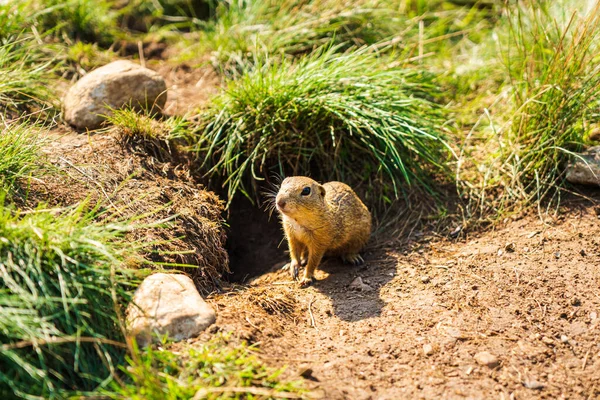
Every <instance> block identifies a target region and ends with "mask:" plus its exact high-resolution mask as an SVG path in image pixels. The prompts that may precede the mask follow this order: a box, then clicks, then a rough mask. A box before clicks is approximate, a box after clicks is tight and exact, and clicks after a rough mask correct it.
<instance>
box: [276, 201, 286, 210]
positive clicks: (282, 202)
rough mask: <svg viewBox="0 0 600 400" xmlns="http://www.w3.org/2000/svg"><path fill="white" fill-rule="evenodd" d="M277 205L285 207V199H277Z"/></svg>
mask: <svg viewBox="0 0 600 400" xmlns="http://www.w3.org/2000/svg"><path fill="white" fill-rule="evenodd" d="M277 207H279V208H285V200H284V199H277Z"/></svg>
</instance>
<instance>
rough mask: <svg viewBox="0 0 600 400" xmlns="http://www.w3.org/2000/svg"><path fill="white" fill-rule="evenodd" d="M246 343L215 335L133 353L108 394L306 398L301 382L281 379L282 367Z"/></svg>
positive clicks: (173, 398) (170, 398)
mask: <svg viewBox="0 0 600 400" xmlns="http://www.w3.org/2000/svg"><path fill="white" fill-rule="evenodd" d="M254 353H255V349H254V348H253V347H250V346H248V345H246V344H240V345H231V344H229V343H228V340H227V338H226V337H225V336H222V335H220V336H216V337H215V338H214V339H211V340H210V341H209V342H207V343H204V344H202V345H200V346H199V347H195V348H191V349H189V350H186V351H185V352H181V353H179V352H174V351H170V350H153V349H151V348H148V349H147V350H145V351H144V352H141V353H134V354H136V357H135V358H133V359H130V360H129V366H128V367H127V368H126V369H123V370H124V372H125V373H126V375H127V378H128V379H129V382H128V383H127V384H125V385H114V389H113V390H114V392H113V393H111V397H112V398H117V399H122V398H126V399H133V400H135V399H140V400H142V399H143V400H154V399H155V400H163V399H164V400H178V399H192V398H194V399H256V398H261V399H271V398H298V397H300V396H301V395H305V396H302V397H309V393H308V391H307V390H306V389H303V387H302V382H301V381H287V380H284V379H282V377H281V373H282V372H283V370H281V369H279V370H273V369H269V368H267V367H266V366H265V365H264V364H263V363H262V362H261V361H260V360H259V359H258V358H257V357H256V355H255V354H254Z"/></svg>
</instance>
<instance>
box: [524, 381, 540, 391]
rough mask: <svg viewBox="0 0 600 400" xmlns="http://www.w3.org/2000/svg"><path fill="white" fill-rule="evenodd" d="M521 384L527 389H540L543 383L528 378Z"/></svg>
mask: <svg viewBox="0 0 600 400" xmlns="http://www.w3.org/2000/svg"><path fill="white" fill-rule="evenodd" d="M523 386H525V387H526V388H527V389H532V390H542V389H543V388H544V386H545V385H544V384H543V383H540V382H538V381H536V380H530V381H525V382H523Z"/></svg>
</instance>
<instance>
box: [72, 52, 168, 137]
mask: <svg viewBox="0 0 600 400" xmlns="http://www.w3.org/2000/svg"><path fill="white" fill-rule="evenodd" d="M166 101H167V85H166V84H165V81H164V79H163V78H162V77H161V76H160V75H159V74H158V73H156V72H154V71H152V70H150V69H148V68H143V67H141V66H140V65H138V64H135V63H133V62H131V61H126V60H120V61H114V62H112V63H110V64H107V65H105V66H103V67H100V68H98V69H96V70H94V71H92V72H90V73H89V74H87V75H85V76H84V77H83V78H81V79H80V80H79V81H78V82H77V83H75V85H73V86H72V87H71V88H70V89H69V91H68V92H67V94H66V95H65V98H64V99H63V116H64V119H65V121H66V122H67V123H69V124H71V125H73V126H75V127H77V128H79V129H95V128H98V127H99V126H100V124H101V123H102V121H103V120H104V117H103V116H102V114H109V111H108V109H107V107H112V108H120V107H123V106H125V105H129V104H131V106H133V107H135V108H137V109H142V108H154V109H162V108H163V107H164V105H165V102H166Z"/></svg>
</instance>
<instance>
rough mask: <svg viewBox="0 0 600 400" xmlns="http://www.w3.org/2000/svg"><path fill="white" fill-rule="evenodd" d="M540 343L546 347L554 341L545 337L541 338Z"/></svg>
mask: <svg viewBox="0 0 600 400" xmlns="http://www.w3.org/2000/svg"><path fill="white" fill-rule="evenodd" d="M542 342H544V343H545V344H548V345H550V344H554V340H552V339H550V338H549V337H547V336H544V337H543V338H542Z"/></svg>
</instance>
